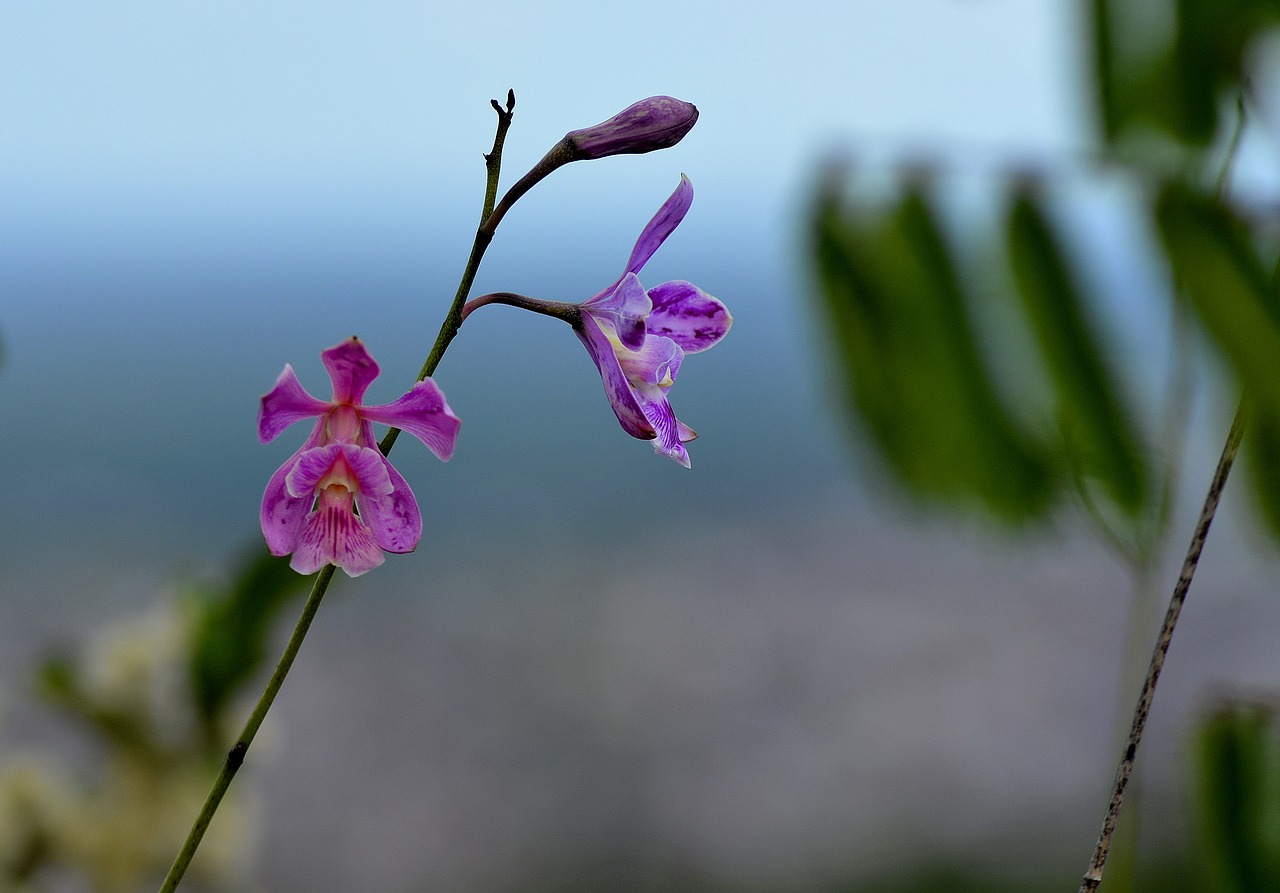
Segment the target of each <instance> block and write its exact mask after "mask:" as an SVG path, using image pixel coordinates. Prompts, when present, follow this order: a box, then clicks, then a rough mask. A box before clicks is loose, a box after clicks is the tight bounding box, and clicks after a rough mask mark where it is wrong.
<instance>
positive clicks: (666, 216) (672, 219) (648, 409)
mask: <svg viewBox="0 0 1280 893" xmlns="http://www.w3.org/2000/svg"><path fill="white" fill-rule="evenodd" d="M692 203H693V185H692V184H691V183H690V182H689V178H688V177H686V176H685V175H683V174H681V175H680V185H679V186H677V187H676V191H675V192H673V193H672V194H671V197H670V198H668V199H667V200H666V201H665V202H664V203H663V204H662V207H661V208H659V209H658V213H657V214H655V215H653V219H652V220H650V221H649V222H648V224H646V225H645V228H644V229H643V230H641V232H640V237H639V238H638V239H637V240H636V244H635V247H634V248H632V249H631V257H630V258H629V259H628V260H627V266H626V269H625V270H624V271H623V274H622V276H621V277H619V278H618V280H617V281H616V282H614V283H613V284H612V285H610V286H609V287H608V288H606V289H604V290H603V291H601V292H600V293H599V294H597V295H594V296H593V297H590V298H588V299H587V300H585V301H583V302H582V304H581V305H580V307H581V309H582V311H583V312H582V313H580V314H579V315H578V316H577V318H576V319H575V320H574V327H573V328H574V331H575V332H576V333H577V335H578V338H579V340H581V341H582V343H583V345H584V346H585V347H586V348H587V352H588V353H590V354H591V359H592V360H593V361H595V364H596V368H597V369H599V370H600V377H601V379H602V380H603V381H604V390H605V394H606V395H608V397H609V405H610V406H612V407H613V412H614V414H615V415H616V416H617V417H618V421H619V422H620V423H621V424H622V428H623V430H624V431H626V432H627V433H628V434H630V435H631V436H632V437H638V438H640V439H642V440H652V441H653V448H654V450H656V451H657V452H658V453H661V454H662V455H664V456H669V457H671V458H672V459H674V460H675V461H677V462H679V463H680V464H681V465H683V466H685V467H686V468H687V467H689V453H688V451H687V450H686V449H685V447H684V445H685V444H686V443H688V442H689V441H691V440H693V439H694V438H695V437H697V436H698V435H697V433H695V432H694V430H693V429H692V428H690V427H689V426H688V425H685V424H684V423H683V422H681V421H680V420H679V419H677V418H676V416H675V413H674V412H673V411H672V409H671V404H670V403H669V402H668V401H667V391H669V390H670V389H671V386H672V385H673V384H675V380H676V374H677V373H678V372H679V371H680V364H681V363H682V362H683V361H684V355H685V354H686V353H697V352H699V351H703V350H706V349H707V348H709V347H713V346H714V345H715V344H716V343H717V342H719V341H720V339H721V338H723V337H724V336H725V333H726V332H728V331H729V326H730V325H732V323H733V317H732V316H730V315H729V311H728V310H727V309H726V308H725V306H724V304H722V303H720V301H718V300H716V299H715V298H713V297H711V296H710V295H708V294H707V293H706V292H704V291H703V290H702V289H700V288H698V287H697V286H696V285H694V284H693V283H691V282H685V281H683V280H680V279H676V280H673V281H671V282H664V283H662V284H661V285H658V286H655V287H653V288H651V289H648V290H647V291H646V290H645V288H644V286H643V285H641V284H640V279H639V276H638V274H639V273H640V270H641V269H642V268H643V267H644V265H645V264H646V263H648V261H649V258H651V257H653V254H654V252H655V251H657V250H658V247H659V246H660V245H661V244H662V243H663V242H664V241H666V238H667V236H669V235H671V233H672V232H674V231H675V228H676V227H677V226H679V225H680V221H682V220H683V219H684V215H685V214H687V213H688V212H689V206H690V205H691V204H692Z"/></svg>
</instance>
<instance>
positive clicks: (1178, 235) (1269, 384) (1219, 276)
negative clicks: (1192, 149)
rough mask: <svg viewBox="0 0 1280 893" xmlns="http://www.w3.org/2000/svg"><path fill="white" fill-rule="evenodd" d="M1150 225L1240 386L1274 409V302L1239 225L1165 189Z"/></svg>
mask: <svg viewBox="0 0 1280 893" xmlns="http://www.w3.org/2000/svg"><path fill="white" fill-rule="evenodd" d="M1155 217H1156V222H1157V223H1158V224H1159V228H1160V234H1161V236H1162V237H1163V239H1164V244H1165V251H1166V254H1167V256H1168V259H1169V263H1170V265H1171V267H1172V269H1173V273H1174V277H1175V278H1176V279H1177V282H1178V285H1179V286H1180V287H1181V290H1182V292H1183V294H1185V295H1186V296H1187V298H1188V299H1189V300H1190V301H1191V303H1192V306H1193V307H1194V308H1195V310H1196V313H1197V315H1198V316H1199V319H1200V321H1201V323H1202V324H1203V325H1204V328H1205V329H1206V330H1207V331H1208V332H1209V334H1210V335H1211V336H1213V338H1214V339H1215V340H1216V341H1217V342H1218V344H1219V346H1220V347H1221V348H1222V350H1223V352H1224V354H1225V355H1226V357H1227V359H1228V361H1229V362H1230V363H1231V364H1232V366H1234V368H1235V370H1236V372H1237V374H1238V375H1239V377H1240V380H1241V382H1242V383H1245V384H1246V385H1247V386H1248V387H1250V388H1251V389H1252V390H1254V391H1255V392H1256V394H1257V396H1258V397H1259V399H1261V400H1264V401H1265V402H1267V403H1269V404H1271V405H1273V406H1275V407H1280V302H1278V301H1277V298H1276V294H1275V291H1274V289H1273V287H1272V284H1271V282H1270V281H1269V277H1268V275H1267V273H1266V271H1265V270H1264V268H1263V266H1262V264H1261V262H1260V261H1259V260H1258V257H1257V253H1256V252H1255V251H1254V249H1253V245H1252V244H1251V241H1250V238H1249V232H1248V230H1247V229H1246V228H1245V225H1244V223H1243V222H1242V221H1241V220H1240V219H1239V218H1238V217H1237V216H1236V215H1235V214H1234V213H1233V212H1232V211H1231V210H1230V209H1229V208H1228V207H1227V206H1226V205H1225V204H1224V203H1222V202H1221V201H1219V200H1217V199H1214V198H1210V197H1207V196H1204V195H1201V194H1197V193H1196V192H1193V191H1192V190H1191V189H1189V188H1187V187H1186V186H1184V185H1182V184H1181V183H1177V182H1175V183H1170V184H1168V185H1166V186H1165V188H1164V189H1163V190H1162V191H1161V192H1160V195H1159V198H1158V199H1157V201H1156V208H1155Z"/></svg>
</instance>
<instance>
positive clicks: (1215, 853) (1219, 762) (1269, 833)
mask: <svg viewBox="0 0 1280 893" xmlns="http://www.w3.org/2000/svg"><path fill="white" fill-rule="evenodd" d="M1196 770H1197V771H1196V781H1197V785H1196V787H1197V790H1196V793H1197V803H1198V806H1199V815H1200V832H1201V845H1202V848H1203V852H1204V859H1203V864H1204V866H1205V872H1206V875H1207V876H1208V878H1209V880H1210V882H1211V883H1212V884H1213V886H1214V888H1215V889H1217V890H1219V891H1222V893H1261V891H1271V890H1280V742H1278V741H1277V737H1276V723H1275V716H1274V713H1273V712H1272V711H1271V710H1269V709H1266V708H1263V707H1241V706H1232V707H1228V708H1225V709H1223V710H1221V711H1219V712H1218V713H1217V714H1215V715H1214V716H1212V717H1210V718H1209V720H1208V721H1206V722H1205V723H1204V725H1203V726H1202V727H1201V728H1200V730H1199V732H1198V734H1197V740H1196Z"/></svg>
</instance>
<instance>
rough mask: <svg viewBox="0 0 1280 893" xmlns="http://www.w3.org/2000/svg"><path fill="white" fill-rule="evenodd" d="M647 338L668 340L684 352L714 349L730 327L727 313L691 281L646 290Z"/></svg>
mask: <svg viewBox="0 0 1280 893" xmlns="http://www.w3.org/2000/svg"><path fill="white" fill-rule="evenodd" d="M649 299H650V300H651V301H652V302H653V310H652V312H651V313H650V314H649V318H648V320H647V321H646V323H645V325H646V328H647V330H648V333H649V334H650V335H661V336H665V337H667V338H670V339H671V340H672V341H674V342H675V343H676V344H679V345H680V347H681V348H682V349H683V350H685V351H686V352H687V353H697V352H698V351H700V350H706V349H707V348H708V347H713V346H714V345H715V344H716V343H717V342H719V340H720V339H721V338H723V337H724V336H725V333H726V332H728V331H729V326H731V325H733V317H732V316H730V315H729V310H728V309H727V308H726V307H725V306H724V304H721V303H720V302H719V301H718V300H716V299H715V298H713V297H711V295H709V294H707V293H706V292H704V291H703V290H702V289H700V288H698V286H696V285H694V284H693V283H692V282H685V281H684V280H682V279H676V280H674V281H672V282H664V283H662V284H661V285H657V286H654V287H653V288H651V289H649Z"/></svg>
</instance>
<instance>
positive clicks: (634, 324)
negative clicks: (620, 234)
mask: <svg viewBox="0 0 1280 893" xmlns="http://www.w3.org/2000/svg"><path fill="white" fill-rule="evenodd" d="M582 309H583V310H585V311H587V312H588V313H590V314H591V315H592V316H594V317H595V318H596V320H597V321H599V320H604V321H605V322H607V323H608V324H609V325H610V326H612V327H613V330H614V331H615V332H616V333H617V335H618V340H619V341H621V342H622V344H623V345H624V346H625V347H627V348H628V349H629V350H639V349H640V346H641V345H642V344H644V335H645V317H646V316H648V315H649V311H650V310H652V309H653V301H651V300H650V299H649V295H648V294H647V293H646V292H645V290H644V286H643V285H641V284H640V279H639V277H637V276H636V274H635V273H627V274H626V275H625V276H623V277H622V278H621V279H619V280H618V282H617V284H616V285H614V286H613V287H611V288H608V289H605V290H604V291H602V292H600V294H598V295H596V296H595V297H594V298H591V299H590V300H587V301H583V303H582Z"/></svg>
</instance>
